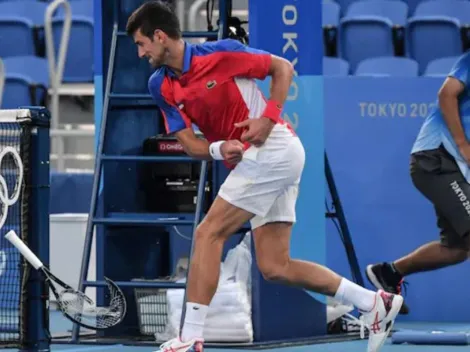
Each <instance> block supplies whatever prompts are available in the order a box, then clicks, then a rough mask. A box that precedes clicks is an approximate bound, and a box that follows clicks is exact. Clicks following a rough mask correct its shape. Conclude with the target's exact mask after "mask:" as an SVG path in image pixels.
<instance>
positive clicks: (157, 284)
mask: <svg viewBox="0 0 470 352" xmlns="http://www.w3.org/2000/svg"><path fill="white" fill-rule="evenodd" d="M114 283H115V284H116V285H118V286H119V287H132V288H186V284H185V283H176V282H170V281H167V282H165V281H158V282H149V281H114ZM83 285H84V287H106V286H107V284H106V281H85V282H84V283H83Z"/></svg>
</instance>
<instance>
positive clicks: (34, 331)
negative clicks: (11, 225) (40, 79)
mask: <svg viewBox="0 0 470 352" xmlns="http://www.w3.org/2000/svg"><path fill="white" fill-rule="evenodd" d="M24 108H26V109H29V110H30V113H31V129H30V131H31V136H30V148H29V153H30V154H29V162H30V167H31V176H30V197H29V199H30V204H29V205H26V206H28V207H29V219H27V220H26V221H28V227H29V231H28V237H29V238H28V239H27V240H28V245H29V247H30V248H31V250H32V251H33V252H34V253H36V254H37V256H38V257H39V258H41V260H42V262H43V263H44V264H45V265H46V266H49V190H50V188H49V187H50V172H49V156H50V131H49V130H50V113H49V111H48V110H47V109H45V108H42V107H24ZM24 108H22V109H24ZM26 284H27V285H28V288H27V289H28V292H29V295H28V296H29V298H28V300H27V307H26V309H27V311H28V319H27V322H26V327H25V328H26V336H25V344H24V346H23V348H22V351H34V352H48V351H50V340H51V336H50V332H49V289H48V287H47V285H46V283H45V281H44V277H43V275H41V273H40V272H38V271H36V270H31V271H30V276H29V280H28V281H27V283H26Z"/></svg>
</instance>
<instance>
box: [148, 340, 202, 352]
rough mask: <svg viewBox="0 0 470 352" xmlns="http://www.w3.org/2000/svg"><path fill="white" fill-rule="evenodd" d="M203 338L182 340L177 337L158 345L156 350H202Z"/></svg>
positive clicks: (172, 351)
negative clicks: (158, 347)
mask: <svg viewBox="0 0 470 352" xmlns="http://www.w3.org/2000/svg"><path fill="white" fill-rule="evenodd" d="M203 351H204V340H202V339H193V340H191V341H188V342H182V341H181V340H180V339H179V338H176V339H173V340H170V341H168V342H165V343H164V344H162V345H160V349H158V350H157V351H156V352H203Z"/></svg>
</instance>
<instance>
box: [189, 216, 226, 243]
mask: <svg viewBox="0 0 470 352" xmlns="http://www.w3.org/2000/svg"><path fill="white" fill-rule="evenodd" d="M219 233H220V231H219V229H218V227H217V224H214V223H213V222H209V221H203V222H202V223H200V224H199V225H198V227H197V228H196V232H195V234H194V236H195V238H194V239H195V241H196V242H207V241H209V242H217V241H223V238H222V237H221V236H220V235H219Z"/></svg>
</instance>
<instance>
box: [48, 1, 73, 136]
mask: <svg viewBox="0 0 470 352" xmlns="http://www.w3.org/2000/svg"><path fill="white" fill-rule="evenodd" d="M61 5H62V6H64V9H65V20H64V27H63V31H62V37H61V40H60V45H59V55H58V57H57V60H56V55H55V49H54V36H53V33H52V16H53V15H54V12H55V11H56V10H57V8H58V7H59V6H61ZM71 27H72V9H71V7H70V4H69V3H68V1H67V0H55V1H54V2H52V3H51V4H50V5H49V6H48V7H47V9H46V13H45V17H44V29H45V34H46V53H47V61H48V62H49V83H50V87H51V89H50V92H51V93H52V94H51V106H50V109H49V110H50V112H51V129H57V128H58V127H59V88H60V86H61V85H62V77H63V74H64V66H65V59H66V56H67V49H68V45H69V39H70V29H71Z"/></svg>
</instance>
